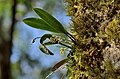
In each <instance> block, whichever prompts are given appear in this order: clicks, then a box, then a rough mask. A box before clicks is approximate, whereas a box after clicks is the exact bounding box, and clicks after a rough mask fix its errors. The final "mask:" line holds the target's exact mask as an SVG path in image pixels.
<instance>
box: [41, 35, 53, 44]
mask: <svg viewBox="0 0 120 79" xmlns="http://www.w3.org/2000/svg"><path fill="white" fill-rule="evenodd" d="M50 37H52V35H51V34H44V35H43V36H42V37H41V39H40V43H41V44H43V42H44V41H45V40H46V39H47V38H49V39H50Z"/></svg>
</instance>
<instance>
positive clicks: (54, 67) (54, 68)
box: [51, 58, 68, 71]
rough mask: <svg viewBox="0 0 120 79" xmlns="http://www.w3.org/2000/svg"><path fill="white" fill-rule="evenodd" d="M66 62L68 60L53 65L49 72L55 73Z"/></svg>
mask: <svg viewBox="0 0 120 79" xmlns="http://www.w3.org/2000/svg"><path fill="white" fill-rule="evenodd" d="M67 61H68V58H66V59H63V60H61V61H59V62H58V63H57V64H55V65H54V66H53V68H52V69H51V70H52V71H56V70H57V69H58V68H59V67H60V66H62V65H63V64H65V63H66V62H67Z"/></svg>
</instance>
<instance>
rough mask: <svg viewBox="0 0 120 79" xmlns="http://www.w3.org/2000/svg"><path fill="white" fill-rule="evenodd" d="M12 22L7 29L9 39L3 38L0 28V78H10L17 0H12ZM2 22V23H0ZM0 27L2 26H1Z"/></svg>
mask: <svg viewBox="0 0 120 79" xmlns="http://www.w3.org/2000/svg"><path fill="white" fill-rule="evenodd" d="M12 2H13V4H12V13H11V14H12V24H11V27H10V30H9V33H8V34H9V36H10V39H7V40H6V39H4V35H3V32H2V29H0V32H1V33H0V40H1V43H0V74H1V78H0V79H12V73H11V63H10V57H11V54H12V47H13V44H12V41H13V31H14V26H15V22H16V19H15V14H16V5H17V0H13V1H12ZM1 24H2V23H1ZM1 28H2V27H1Z"/></svg>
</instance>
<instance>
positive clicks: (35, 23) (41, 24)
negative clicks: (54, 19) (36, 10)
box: [23, 18, 58, 33]
mask: <svg viewBox="0 0 120 79" xmlns="http://www.w3.org/2000/svg"><path fill="white" fill-rule="evenodd" d="M23 22H24V23H26V24H27V25H29V26H31V27H33V28H37V29H42V30H48V31H51V32H56V33H58V31H56V29H53V28H51V26H49V25H48V24H47V23H46V22H45V21H44V20H42V19H39V18H26V19H24V20H23Z"/></svg>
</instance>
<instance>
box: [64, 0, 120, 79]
mask: <svg viewBox="0 0 120 79" xmlns="http://www.w3.org/2000/svg"><path fill="white" fill-rule="evenodd" d="M65 1H66V2H67V6H68V8H67V12H68V15H69V16H71V20H72V24H71V26H72V27H71V31H72V33H73V35H74V37H75V39H76V42H77V44H76V45H73V49H72V53H73V55H72V56H71V58H70V61H71V62H70V64H69V65H68V72H69V73H68V75H67V76H68V78H69V79H119V78H120V0H65Z"/></svg>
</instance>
